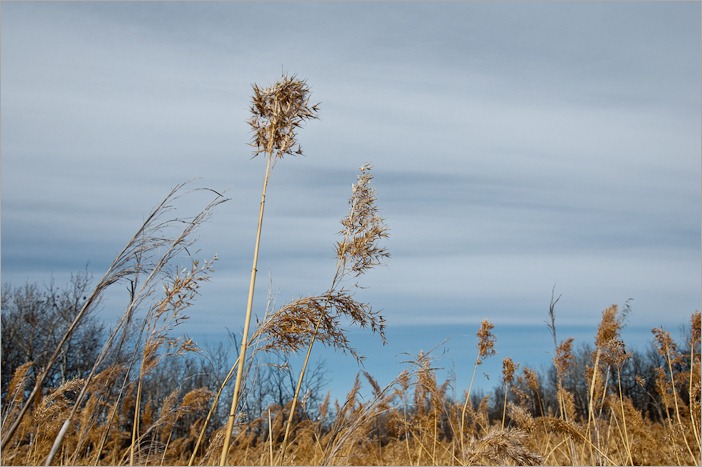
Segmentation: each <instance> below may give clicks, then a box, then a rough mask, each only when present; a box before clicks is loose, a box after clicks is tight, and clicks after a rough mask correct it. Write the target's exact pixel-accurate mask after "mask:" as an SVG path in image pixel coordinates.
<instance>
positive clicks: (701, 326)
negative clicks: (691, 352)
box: [690, 311, 702, 349]
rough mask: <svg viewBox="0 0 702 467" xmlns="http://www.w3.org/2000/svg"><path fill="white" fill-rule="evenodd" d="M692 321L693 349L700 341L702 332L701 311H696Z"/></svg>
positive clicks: (691, 340)
mask: <svg viewBox="0 0 702 467" xmlns="http://www.w3.org/2000/svg"><path fill="white" fill-rule="evenodd" d="M690 321H691V323H690V348H691V349H692V348H695V347H696V346H697V345H699V343H700V334H701V331H702V323H701V321H702V320H701V319H700V312H699V311H696V312H694V313H693V314H692V318H691V319H690Z"/></svg>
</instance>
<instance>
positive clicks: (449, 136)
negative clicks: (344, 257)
mask: <svg viewBox="0 0 702 467" xmlns="http://www.w3.org/2000/svg"><path fill="white" fill-rule="evenodd" d="M1 47H2V48H1V58H2V75H1V80H2V81H1V86H2V88H1V92H2V101H1V111H2V115H1V116H2V143H1V152H2V280H3V282H11V283H13V284H20V283H23V282H24V281H27V280H29V281H39V282H41V283H48V281H49V280H50V277H51V275H52V274H53V276H54V277H55V278H57V282H59V283H62V282H63V281H64V280H65V278H66V277H67V275H68V274H70V273H71V272H79V271H81V270H83V269H84V268H85V265H86V264H88V270H89V272H91V273H93V274H94V275H95V276H97V277H100V276H101V275H102V273H103V272H104V271H105V269H106V267H107V266H108V265H109V263H110V262H111V260H112V259H113V257H114V256H115V255H116V254H117V253H118V252H119V251H120V249H121V248H122V246H123V245H124V244H125V242H126V241H127V240H128V239H129V237H130V236H131V235H132V233H133V232H134V231H135V229H136V228H137V227H138V226H139V225H140V224H141V222H142V220H143V218H144V216H145V215H146V214H147V212H148V211H149V210H150V209H151V208H152V207H153V206H155V205H156V204H157V203H158V202H159V201H160V200H161V199H162V198H163V196H165V195H166V193H167V192H168V191H169V190H170V189H171V188H172V187H173V186H174V185H176V184H177V183H180V182H183V181H186V180H189V179H191V178H193V177H200V179H199V180H198V181H197V184H198V185H199V186H207V187H211V188H213V189H216V190H226V192H227V196H228V197H230V198H232V200H231V201H229V202H228V203H226V204H225V205H222V206H221V207H220V208H218V209H217V210H216V212H215V214H214V216H213V217H212V219H211V220H210V221H209V222H208V223H207V225H206V226H205V227H204V228H203V229H202V230H201V232H200V235H199V238H200V243H199V245H200V247H201V248H202V251H201V257H202V258H205V257H210V256H212V254H214V253H218V255H219V258H220V260H219V261H218V263H217V271H216V272H215V274H214V276H213V278H212V281H211V282H210V283H208V284H206V285H205V286H204V287H203V289H202V294H203V295H202V297H200V299H199V300H198V302H197V304H196V306H195V307H194V308H193V309H191V310H190V313H191V315H192V316H193V319H192V320H191V322H190V323H189V324H188V326H190V327H189V328H188V329H190V330H191V331H192V332H198V333H211V334H212V335H218V334H217V333H221V332H222V328H223V326H227V327H229V328H230V329H232V330H238V329H240V327H241V326H242V323H243V311H244V308H245V303H246V290H247V287H248V276H249V273H250V268H251V256H252V248H253V243H254V237H255V229H256V219H257V214H258V202H259V199H260V189H261V181H262V177H263V171H264V167H265V162H264V160H263V159H262V158H255V159H251V148H250V147H249V146H247V143H248V142H249V141H250V132H249V128H248V127H247V124H246V123H245V121H246V119H247V118H248V117H249V115H248V104H249V100H250V97H251V84H253V83H257V84H259V85H270V84H272V83H274V82H275V81H276V80H277V79H278V78H279V77H280V76H281V72H283V71H284V72H286V73H290V74H296V75H297V76H298V77H300V78H304V79H306V80H307V82H308V84H309V86H310V88H311V90H312V100H313V101H315V102H321V105H320V114H319V115H320V120H318V121H312V122H310V123H309V124H307V125H306V127H305V128H303V129H302V130H301V131H300V132H299V135H300V136H299V140H300V142H301V144H302V147H303V150H304V152H305V156H304V157H297V158H295V157H288V158H286V159H284V160H283V161H281V162H280V163H278V164H277V165H276V167H275V169H274V172H273V176H272V179H271V182H270V186H269V193H268V197H267V205H266V217H265V221H264V233H263V237H262V243H261V257H260V262H259V271H260V272H261V276H260V278H259V282H258V288H257V297H258V299H257V310H256V312H257V313H259V314H260V313H261V312H262V307H263V305H264V303H265V296H266V292H267V290H266V289H267V288H268V277H269V276H270V278H271V280H272V284H273V291H274V295H275V296H276V300H277V303H278V304H279V305H282V304H283V303H285V302H287V301H288V300H290V299H292V298H295V297H298V296H300V295H305V294H311V293H321V292H322V291H324V290H325V289H326V288H327V287H328V285H329V283H330V281H331V276H332V274H333V272H334V268H335V258H334V253H333V245H334V242H335V241H336V239H337V237H336V232H337V231H338V230H339V228H340V225H339V223H338V221H339V219H340V218H341V217H342V216H344V215H345V214H346V211H347V200H348V197H349V196H350V194H351V183H352V182H354V181H355V178H356V175H357V173H358V167H359V166H361V165H362V164H363V163H365V162H371V163H372V164H373V166H374V174H375V180H374V182H375V186H376V193H377V196H378V206H379V209H380V211H381V214H382V215H383V216H384V217H385V218H386V222H387V224H388V226H389V227H390V229H391V232H390V238H389V240H388V241H387V243H386V246H387V248H388V249H389V250H390V252H391V254H392V258H391V259H390V260H389V261H388V263H387V266H385V267H381V268H379V269H377V270H376V271H373V272H372V273H371V274H369V275H367V276H366V277H365V278H364V279H363V285H365V286H367V287H368V289H366V290H364V291H362V292H359V294H358V297H359V298H362V299H367V300H370V301H371V302H372V303H373V304H374V305H375V306H376V307H378V308H381V309H382V310H383V313H384V315H385V316H386V318H387V322H388V326H389V327H390V328H391V327H393V326H395V327H396V326H407V325H419V324H426V323H432V324H445V325H460V328H461V329H462V331H461V332H464V333H465V334H466V335H469V334H474V332H475V330H476V329H475V325H476V323H479V322H480V320H482V319H484V318H487V319H489V320H491V321H492V322H493V323H496V324H498V325H499V324H511V325H514V324H532V325H533V324H536V325H542V324H543V321H544V319H545V318H546V311H547V309H548V304H549V299H550V296H551V289H552V287H553V286H554V284H555V285H556V291H557V293H558V294H562V296H563V297H562V299H561V301H560V302H559V307H560V308H559V317H558V319H559V320H560V322H561V323H562V324H564V325H566V324H568V325H577V324H588V325H591V326H596V324H597V322H598V320H599V317H600V314H601V311H602V310H603V309H604V308H605V307H607V306H608V305H610V304H612V303H618V304H620V305H621V304H623V303H624V302H625V301H626V300H627V299H629V298H633V299H634V300H633V302H631V305H632V315H631V320H632V321H633V322H634V323H635V324H636V325H639V326H644V327H645V326H648V327H649V328H650V327H651V326H659V325H666V326H668V327H670V328H675V327H677V326H678V325H680V324H683V323H685V322H687V321H688V320H689V316H690V314H691V313H692V312H693V311H695V310H697V309H699V303H700V280H701V278H700V165H701V164H700V140H701V134H700V127H701V122H700V79H701V77H700V3H699V2H660V3H654V2H621V3H615V2H592V3H576V2H544V3H536V2H520V3H492V2H489V3H487V2H486V3H477V2H465V3H462V2H449V3H429V2H426V3H422V2H418V3H398V2H389V3H366V2H358V3H339V4H331V3H326V4H325V3H290V2H285V3H237V2H232V3H228V2H213V3H206V2H176V3H166V2H153V3H151V2H150V3H139V2H124V3H119V2H118V3H92V2H76V3H60V2H45V3H24V2H22V3H20V2H17V3H13V2H3V4H2V46H1ZM105 307H106V308H107V309H106V310H105V313H108V314H109V313H110V311H111V310H110V309H109V304H107V305H105ZM435 343H438V342H435ZM432 345H433V344H432ZM471 345H472V344H471ZM427 347H429V345H428V346H427Z"/></svg>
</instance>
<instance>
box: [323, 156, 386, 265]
mask: <svg viewBox="0 0 702 467" xmlns="http://www.w3.org/2000/svg"><path fill="white" fill-rule="evenodd" d="M371 170H372V167H371V165H370V164H365V165H364V166H362V167H361V174H360V175H359V176H358V179H357V182H356V184H355V185H352V186H351V189H352V192H353V194H352V195H351V199H350V200H349V205H350V208H349V214H348V216H346V217H344V218H343V219H341V225H343V226H344V228H343V229H342V230H341V231H340V232H339V234H340V235H343V239H342V240H341V241H340V242H337V244H336V256H337V259H338V260H339V264H340V265H341V273H342V275H343V274H345V273H346V272H351V273H352V274H354V275H355V276H359V275H361V274H363V273H364V272H366V271H367V270H368V269H370V268H372V267H374V266H377V265H379V264H381V263H382V261H383V260H384V259H386V258H388V257H389V256H390V253H388V251H387V250H386V249H385V248H383V247H380V246H379V242H380V241H381V240H382V239H383V238H387V236H388V228H387V227H386V226H385V224H384V222H383V218H382V217H380V216H379V215H378V208H377V206H376V205H375V189H374V188H373V187H372V186H371V184H370V183H371V180H373V174H372V173H371Z"/></svg>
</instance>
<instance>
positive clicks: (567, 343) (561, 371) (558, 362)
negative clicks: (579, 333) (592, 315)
mask: <svg viewBox="0 0 702 467" xmlns="http://www.w3.org/2000/svg"><path fill="white" fill-rule="evenodd" d="M573 340H574V339H573V338H572V337H569V338H568V339H566V340H564V341H563V342H561V344H560V345H559V346H558V347H557V348H556V358H554V359H553V364H554V366H555V367H556V372H557V373H558V377H559V378H563V375H565V373H566V372H567V371H568V368H570V366H571V365H572V364H573V361H574V359H575V357H574V356H573Z"/></svg>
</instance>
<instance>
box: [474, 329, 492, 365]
mask: <svg viewBox="0 0 702 467" xmlns="http://www.w3.org/2000/svg"><path fill="white" fill-rule="evenodd" d="M494 327H495V326H494V325H493V324H491V323H490V322H489V321H488V320H486V319H485V320H483V322H482V323H481V325H480V329H479V330H478V332H477V333H476V335H477V336H478V359H477V360H476V363H477V364H478V365H480V364H481V363H483V360H482V359H483V358H487V357H491V356H493V355H495V339H496V338H495V335H494V334H493V333H492V329H493V328H494Z"/></svg>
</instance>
